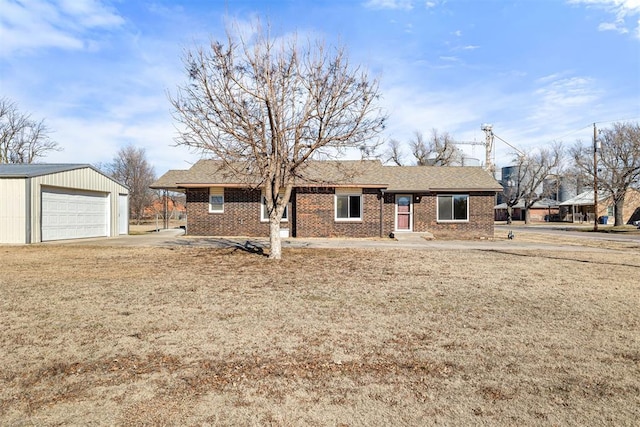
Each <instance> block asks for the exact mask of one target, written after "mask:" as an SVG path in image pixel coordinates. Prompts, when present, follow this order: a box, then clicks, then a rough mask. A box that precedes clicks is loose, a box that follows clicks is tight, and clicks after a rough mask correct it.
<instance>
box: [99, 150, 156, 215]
mask: <svg viewBox="0 0 640 427" xmlns="http://www.w3.org/2000/svg"><path fill="white" fill-rule="evenodd" d="M106 169H107V172H108V174H109V175H110V176H111V177H112V178H113V179H115V180H116V181H118V182H119V183H121V184H123V185H125V186H126V187H128V188H129V212H130V214H131V218H132V219H135V220H137V221H138V223H140V220H141V219H142V217H143V215H144V210H145V208H146V207H148V206H150V205H151V204H152V203H153V198H154V193H153V191H152V190H151V188H149V186H150V185H151V184H152V183H153V181H155V179H156V178H155V174H154V171H153V167H152V166H151V165H150V164H149V162H148V161H147V158H146V154H145V150H144V148H135V147H133V146H132V145H129V146H126V147H123V148H121V149H120V150H118V153H117V154H116V156H115V157H114V158H113V161H112V162H111V163H109V164H108V165H106Z"/></svg>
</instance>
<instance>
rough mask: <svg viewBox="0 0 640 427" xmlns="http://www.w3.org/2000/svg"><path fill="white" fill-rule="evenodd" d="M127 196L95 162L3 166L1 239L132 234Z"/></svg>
mask: <svg viewBox="0 0 640 427" xmlns="http://www.w3.org/2000/svg"><path fill="white" fill-rule="evenodd" d="M128 199H129V190H128V189H127V188H126V187H125V186H123V185H121V184H119V183H118V182H116V181H114V180H113V179H111V178H109V177H108V176H106V175H104V174H103V173H102V172H100V171H99V170H97V169H96V168H94V167H93V166H91V165H86V164H11V165H0V243H36V242H45V241H49V240H63V239H80V238H85V237H108V236H117V235H119V234H128V232H129V230H128V224H129V207H128Z"/></svg>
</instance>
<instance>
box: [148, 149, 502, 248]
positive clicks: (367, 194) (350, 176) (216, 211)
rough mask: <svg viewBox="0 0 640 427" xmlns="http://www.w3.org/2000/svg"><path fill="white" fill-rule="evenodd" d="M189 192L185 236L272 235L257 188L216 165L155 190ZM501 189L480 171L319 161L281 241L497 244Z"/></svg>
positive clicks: (307, 175)
mask: <svg viewBox="0 0 640 427" xmlns="http://www.w3.org/2000/svg"><path fill="white" fill-rule="evenodd" d="M151 187H152V188H155V189H165V190H169V191H181V192H185V193H186V208H187V234H188V235H194V236H247V237H258V236H268V234H269V224H268V214H266V213H265V205H264V198H263V196H262V190H261V188H260V186H259V181H258V180H256V181H255V182H252V183H248V182H246V181H245V182H243V181H242V180H240V179H238V178H236V177H234V175H233V174H232V173H230V172H229V169H227V168H225V166H224V163H223V162H221V161H218V160H200V161H198V162H197V163H196V164H194V165H193V166H192V167H191V168H190V169H188V170H170V171H168V172H167V173H166V174H164V175H163V176H162V177H160V178H159V179H158V180H157V181H156V182H155V183H153V185H152V186H151ZM501 190H502V187H501V186H500V184H499V183H498V182H497V181H496V180H495V179H494V178H493V177H492V176H491V175H490V174H489V173H488V172H486V171H485V170H483V169H481V168H480V167H442V166H384V165H382V163H380V162H379V161H372V160H363V161H315V162H309V163H308V164H307V165H305V167H304V169H302V170H300V173H299V178H298V179H297V180H296V182H295V185H294V188H293V190H292V193H291V198H290V200H289V204H288V205H287V210H286V211H285V215H284V217H283V222H282V224H281V233H282V235H283V237H382V236H389V235H390V234H391V233H404V232H430V233H432V234H433V235H434V237H436V238H464V239H475V238H492V237H493V221H494V211H493V207H494V205H495V200H496V193H497V192H498V191H501Z"/></svg>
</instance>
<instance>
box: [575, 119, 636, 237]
mask: <svg viewBox="0 0 640 427" xmlns="http://www.w3.org/2000/svg"><path fill="white" fill-rule="evenodd" d="M599 140H600V141H599V142H600V144H599V145H600V148H599V149H598V151H597V157H598V163H597V167H598V183H599V188H602V189H604V190H605V191H606V192H607V193H609V194H610V195H611V197H612V199H613V203H614V206H615V209H614V210H615V222H614V226H615V225H623V224H624V212H623V211H624V199H625V197H626V195H627V190H628V189H629V188H632V187H635V188H638V187H640V124H638V123H614V124H613V126H612V127H611V128H610V129H602V131H601V133H600V136H599ZM570 153H571V157H572V158H573V160H574V162H575V165H576V166H577V167H578V168H579V169H580V170H582V171H583V172H585V173H586V174H587V175H588V176H589V177H590V178H591V180H593V176H594V164H593V142H591V143H590V144H583V143H581V142H580V141H578V142H577V143H576V144H575V145H574V146H573V147H572V148H571V150H570ZM596 215H597V213H596ZM596 220H597V218H596Z"/></svg>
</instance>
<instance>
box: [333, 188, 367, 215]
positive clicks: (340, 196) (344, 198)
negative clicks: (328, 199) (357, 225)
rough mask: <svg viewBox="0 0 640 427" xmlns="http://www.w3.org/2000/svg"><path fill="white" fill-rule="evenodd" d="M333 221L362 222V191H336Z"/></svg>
mask: <svg viewBox="0 0 640 427" xmlns="http://www.w3.org/2000/svg"><path fill="white" fill-rule="evenodd" d="M335 220H336V221H360V220H362V189H359V188H358V189H336V194H335Z"/></svg>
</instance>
